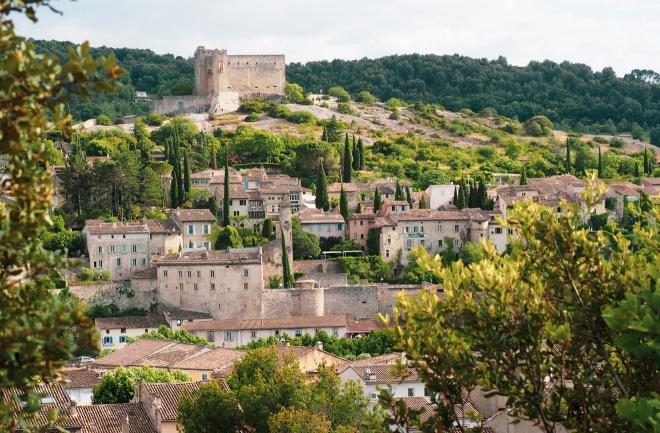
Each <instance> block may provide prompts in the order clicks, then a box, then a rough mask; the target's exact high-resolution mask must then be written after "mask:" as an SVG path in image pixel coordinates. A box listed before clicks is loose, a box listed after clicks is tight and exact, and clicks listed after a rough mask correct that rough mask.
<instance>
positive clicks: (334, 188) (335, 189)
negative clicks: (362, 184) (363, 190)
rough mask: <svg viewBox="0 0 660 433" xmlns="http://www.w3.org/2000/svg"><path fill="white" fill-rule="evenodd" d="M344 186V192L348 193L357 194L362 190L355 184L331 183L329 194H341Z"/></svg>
mask: <svg viewBox="0 0 660 433" xmlns="http://www.w3.org/2000/svg"><path fill="white" fill-rule="evenodd" d="M342 186H343V187H344V191H346V192H347V193H348V192H356V191H358V190H360V188H359V187H358V186H357V185H356V184H354V183H340V182H335V183H331V184H330V185H328V193H330V194H338V193H340V192H341V188H342Z"/></svg>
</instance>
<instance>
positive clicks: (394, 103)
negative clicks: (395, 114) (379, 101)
mask: <svg viewBox="0 0 660 433" xmlns="http://www.w3.org/2000/svg"><path fill="white" fill-rule="evenodd" d="M405 106H406V104H404V103H403V101H401V100H400V99H397V98H390V99H388V100H387V101H386V102H385V108H387V109H388V110H390V111H396V110H397V109H398V108H400V107H405Z"/></svg>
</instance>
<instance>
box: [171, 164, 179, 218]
mask: <svg viewBox="0 0 660 433" xmlns="http://www.w3.org/2000/svg"><path fill="white" fill-rule="evenodd" d="M170 206H171V207H172V208H177V207H179V187H178V186H177V183H176V170H175V169H174V167H172V180H170Z"/></svg>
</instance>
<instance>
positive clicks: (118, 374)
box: [92, 366, 190, 404]
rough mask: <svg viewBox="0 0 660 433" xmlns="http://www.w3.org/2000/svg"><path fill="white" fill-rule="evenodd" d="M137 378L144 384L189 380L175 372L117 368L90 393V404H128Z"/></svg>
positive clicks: (155, 369) (180, 373)
mask: <svg viewBox="0 0 660 433" xmlns="http://www.w3.org/2000/svg"><path fill="white" fill-rule="evenodd" d="M138 378H139V379H140V380H142V381H143V382H145V383H173V382H186V381H189V380H190V378H189V377H188V376H187V375H186V374H184V373H182V372H180V371H177V370H174V371H166V370H161V369H157V368H153V367H147V366H142V367H130V368H125V367H119V368H118V369H116V370H114V371H112V372H109V373H106V374H104V375H103V377H102V378H101V381H100V382H99V384H98V385H96V387H95V388H94V391H93V393H92V403H93V404H109V403H129V402H130V401H131V400H132V399H133V396H134V392H135V383H136V382H137V379H138Z"/></svg>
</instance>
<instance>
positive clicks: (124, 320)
mask: <svg viewBox="0 0 660 433" xmlns="http://www.w3.org/2000/svg"><path fill="white" fill-rule="evenodd" d="M94 322H95V323H96V327H97V328H99V329H122V328H126V329H130V328H138V329H146V328H158V327H159V326H160V325H166V326H167V322H166V321H165V318H164V317H163V315H162V314H159V313H152V314H147V315H146V316H124V317H98V318H96V320H94Z"/></svg>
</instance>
